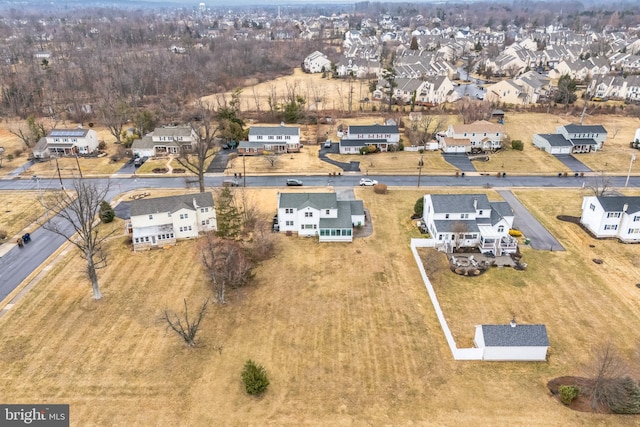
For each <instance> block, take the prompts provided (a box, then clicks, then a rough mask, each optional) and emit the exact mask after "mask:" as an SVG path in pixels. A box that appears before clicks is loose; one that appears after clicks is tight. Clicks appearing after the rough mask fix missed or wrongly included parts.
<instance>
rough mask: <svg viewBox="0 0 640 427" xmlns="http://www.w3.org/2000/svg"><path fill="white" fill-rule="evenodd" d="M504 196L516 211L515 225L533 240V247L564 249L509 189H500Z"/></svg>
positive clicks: (554, 249)
mask: <svg viewBox="0 0 640 427" xmlns="http://www.w3.org/2000/svg"><path fill="white" fill-rule="evenodd" d="M498 193H499V194H500V195H501V196H502V198H503V199H504V200H505V201H507V202H509V204H510V205H511V207H512V208H513V212H514V213H515V218H514V220H513V226H514V227H515V228H517V229H518V230H520V231H522V234H524V236H525V237H527V238H528V239H530V240H531V243H530V244H531V247H532V248H533V249H542V250H551V251H564V247H563V246H562V245H561V244H560V242H558V240H556V238H555V237H553V235H552V234H551V233H549V231H548V230H547V229H546V228H544V226H543V225H542V224H540V222H538V220H537V219H535V217H534V216H533V215H531V213H530V212H529V211H528V210H527V208H525V207H524V205H523V204H522V203H520V201H519V200H518V199H517V198H516V196H514V195H513V193H512V192H511V191H509V190H498Z"/></svg>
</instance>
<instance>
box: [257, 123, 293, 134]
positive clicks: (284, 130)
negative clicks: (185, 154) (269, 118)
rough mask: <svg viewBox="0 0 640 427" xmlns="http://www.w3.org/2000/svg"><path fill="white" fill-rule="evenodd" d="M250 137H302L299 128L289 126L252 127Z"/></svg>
mask: <svg viewBox="0 0 640 427" xmlns="http://www.w3.org/2000/svg"><path fill="white" fill-rule="evenodd" d="M249 135H251V136H254V135H267V136H268V135H273V136H277V135H293V136H297V135H300V128H299V127H297V126H296V127H293V126H292V127H288V126H282V125H281V126H251V127H250V128H249Z"/></svg>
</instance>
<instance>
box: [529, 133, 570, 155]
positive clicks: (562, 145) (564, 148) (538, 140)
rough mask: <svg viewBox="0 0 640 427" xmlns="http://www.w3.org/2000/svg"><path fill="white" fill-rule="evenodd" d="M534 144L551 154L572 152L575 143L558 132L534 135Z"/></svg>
mask: <svg viewBox="0 0 640 427" xmlns="http://www.w3.org/2000/svg"><path fill="white" fill-rule="evenodd" d="M533 145H535V146H536V147H538V148H540V149H541V150H544V151H546V152H547V153H549V154H571V151H572V150H573V144H572V143H571V141H569V140H568V139H567V138H565V137H564V136H563V135H560V134H557V133H539V134H535V135H533Z"/></svg>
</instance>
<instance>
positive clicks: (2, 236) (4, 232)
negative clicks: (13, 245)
mask: <svg viewBox="0 0 640 427" xmlns="http://www.w3.org/2000/svg"><path fill="white" fill-rule="evenodd" d="M7 236H8V233H7V230H2V229H0V240H4V239H6V238H7Z"/></svg>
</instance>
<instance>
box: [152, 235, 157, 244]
mask: <svg viewBox="0 0 640 427" xmlns="http://www.w3.org/2000/svg"><path fill="white" fill-rule="evenodd" d="M151 244H152V245H155V244H156V236H151Z"/></svg>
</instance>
